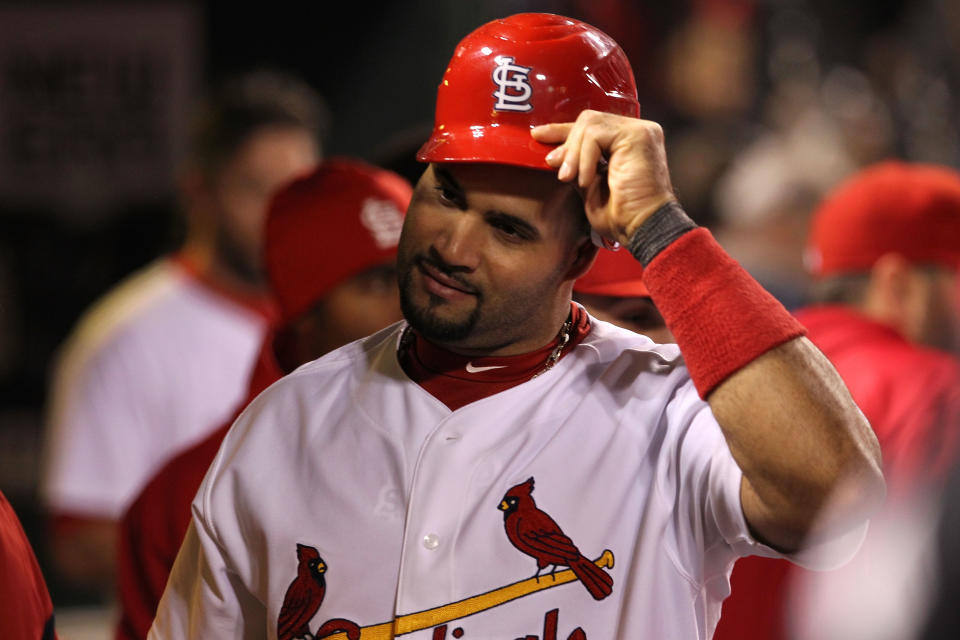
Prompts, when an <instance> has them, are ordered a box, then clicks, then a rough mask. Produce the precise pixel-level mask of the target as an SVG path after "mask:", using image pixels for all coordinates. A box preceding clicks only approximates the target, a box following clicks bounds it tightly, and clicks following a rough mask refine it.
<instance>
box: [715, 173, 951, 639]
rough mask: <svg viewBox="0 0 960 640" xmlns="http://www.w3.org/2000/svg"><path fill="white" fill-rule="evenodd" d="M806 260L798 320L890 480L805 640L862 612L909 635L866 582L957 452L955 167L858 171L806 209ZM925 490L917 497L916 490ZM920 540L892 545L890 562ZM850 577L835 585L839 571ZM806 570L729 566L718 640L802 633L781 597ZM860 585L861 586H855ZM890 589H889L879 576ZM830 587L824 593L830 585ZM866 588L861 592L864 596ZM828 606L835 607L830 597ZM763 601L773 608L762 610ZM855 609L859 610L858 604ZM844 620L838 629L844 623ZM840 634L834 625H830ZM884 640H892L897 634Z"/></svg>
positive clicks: (809, 621) (745, 563) (901, 610)
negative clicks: (893, 532)
mask: <svg viewBox="0 0 960 640" xmlns="http://www.w3.org/2000/svg"><path fill="white" fill-rule="evenodd" d="M808 256H809V268H810V271H811V275H812V276H813V277H814V279H815V285H814V288H813V291H812V295H813V298H814V299H815V301H816V304H814V305H812V306H810V307H807V308H805V309H801V310H800V311H798V312H797V314H796V317H797V318H798V319H799V320H800V321H801V322H802V323H803V324H804V325H805V326H806V327H807V328H808V329H809V331H810V339H811V340H812V341H813V342H814V343H815V344H816V345H817V346H818V347H820V349H822V350H823V352H824V353H825V354H826V355H827V357H828V358H830V360H831V362H833V364H835V365H836V367H837V370H838V371H839V372H840V375H841V376H842V377H843V379H844V381H845V382H846V384H847V386H848V387H849V388H850V391H851V393H852V394H853V397H854V399H855V400H856V402H857V404H858V405H859V406H860V407H861V408H862V409H863V412H864V414H866V416H867V418H868V419H869V420H870V425H871V426H872V427H873V430H874V431H875V432H876V434H877V438H878V440H879V442H880V448H881V451H882V452H883V468H884V476H885V477H886V479H887V486H888V488H889V495H888V504H887V506H886V509H885V510H884V511H883V512H882V514H881V515H882V517H881V518H880V519H878V521H877V522H876V523H875V524H874V525H873V526H871V531H870V535H869V536H868V537H867V540H866V542H865V544H864V549H863V551H861V553H860V554H859V555H858V557H857V559H856V560H855V562H854V563H852V564H851V565H850V567H848V568H844V570H843V573H840V574H838V575H837V576H830V577H828V578H825V579H829V580H832V581H834V584H835V585H837V584H843V585H844V586H843V587H841V588H840V589H839V591H840V592H841V593H840V594H839V595H843V596H849V595H850V594H851V593H852V592H851V591H850V590H849V589H847V588H846V586H845V585H846V584H850V583H852V584H857V585H858V588H857V589H856V590H854V591H855V592H856V593H859V594H865V595H864V597H863V598H862V599H858V600H856V601H855V600H852V599H844V598H842V597H841V598H837V597H834V596H828V598H821V599H820V602H819V605H826V606H825V608H814V610H813V611H810V612H808V613H812V614H815V615H807V616H804V618H803V620H802V626H803V628H804V629H805V631H804V632H803V633H804V635H803V637H821V636H822V637H833V636H838V635H843V636H844V637H850V635H849V634H850V633H852V631H848V632H839V631H836V627H835V626H833V627H832V626H831V625H835V624H838V623H840V624H843V625H845V624H846V623H845V622H841V621H845V620H848V619H866V618H869V619H871V620H873V621H875V622H879V624H878V626H875V627H872V628H873V629H874V630H875V631H874V632H871V631H870V629H871V627H870V626H867V625H865V624H861V627H862V628H863V630H864V631H863V633H864V635H863V636H861V637H873V638H875V637H878V635H877V634H878V633H879V632H880V631H881V630H883V631H884V632H885V633H889V634H892V636H896V637H905V634H904V633H903V632H901V631H898V630H897V629H896V628H895V627H894V625H892V624H889V623H888V618H886V617H884V615H883V614H887V615H896V616H903V614H907V615H908V616H909V615H911V614H910V613H909V610H910V609H911V608H912V607H911V605H910V604H909V603H908V602H907V601H906V599H904V598H900V597H897V598H895V601H894V602H890V603H887V606H883V605H881V606H879V607H878V605H879V604H880V602H881V601H880V600H879V599H878V598H879V594H876V593H874V592H872V591H870V589H869V584H868V583H869V582H871V578H870V576H873V578H872V581H874V582H877V580H876V577H877V576H881V575H883V569H882V567H883V566H884V562H885V561H887V560H888V558H887V557H886V556H887V554H888V552H890V551H891V550H890V549H884V548H883V546H882V545H884V544H885V543H884V541H883V540H884V538H883V536H884V535H885V532H884V530H883V525H884V524H886V525H887V527H888V530H889V529H892V528H893V527H894V526H895V527H896V529H902V527H901V525H894V523H895V521H896V518H897V517H899V515H898V514H899V510H900V509H901V507H902V505H904V504H910V503H912V502H917V501H918V498H917V496H918V488H919V490H920V491H921V492H922V491H927V490H929V489H930V488H931V487H933V486H936V485H938V484H940V483H941V482H942V480H943V478H944V476H945V475H946V472H947V470H948V469H950V467H951V465H952V464H955V463H956V461H957V460H958V454H960V431H958V429H957V426H958V425H960V361H958V360H957V358H956V357H955V356H954V355H952V354H951V350H952V349H954V348H955V346H956V345H960V340H958V338H960V333H958V332H957V323H958V320H960V307H958V305H957V301H956V298H955V295H956V294H955V286H956V284H955V283H956V282H957V280H958V277H957V273H958V269H960V173H958V172H956V171H955V170H953V169H949V168H947V167H938V166H933V165H923V164H907V163H903V162H893V161H890V162H883V163H880V164H877V165H874V166H871V167H868V168H867V169H865V170H863V171H861V172H859V173H858V174H856V175H854V176H853V177H851V178H850V179H848V180H847V181H846V182H844V183H843V184H841V185H840V186H839V187H837V188H836V189H835V190H834V191H833V192H831V193H830V194H829V195H828V196H827V198H826V199H825V200H824V201H823V202H822V203H821V204H820V205H819V207H818V208H817V209H816V211H815V212H814V216H813V222H812V226H811V232H810V237H809V240H808ZM920 495H922V493H921V494H920ZM924 535H926V534H925V532H917V534H916V535H915V536H913V538H914V539H913V540H910V541H908V542H903V541H900V542H899V543H898V544H896V547H897V548H896V549H895V550H894V551H895V553H896V554H897V557H898V558H902V557H908V556H907V555H906V554H909V546H910V545H912V544H916V543H917V541H919V540H920V539H922V537H923V536H924ZM844 575H846V576H848V581H849V582H848V583H840V582H839V580H840V579H841V576H844ZM800 579H803V580H807V579H814V576H803V577H802V578H801V576H800V572H799V571H798V570H796V569H794V568H792V567H789V566H788V565H787V564H786V563H782V562H776V561H772V560H766V559H760V558H747V559H745V560H742V561H740V562H738V563H737V566H736V568H735V569H734V572H733V587H734V588H733V592H732V595H731V596H730V598H729V599H728V600H727V601H726V602H724V605H723V618H722V619H721V622H720V626H719V627H718V629H717V635H716V637H717V638H718V639H719V638H729V639H730V640H734V639H736V638H741V637H743V635H744V634H745V633H746V632H747V631H752V632H753V633H754V634H756V637H762V638H771V639H772V638H787V637H796V632H793V633H791V632H790V631H789V629H788V619H787V618H788V611H787V610H786V601H787V598H786V593H787V591H788V588H789V585H790V584H792V583H794V582H796V581H797V580H800ZM861 580H863V581H864V582H862V586H859V585H861ZM879 582H882V583H883V584H884V593H886V594H889V593H891V592H892V593H896V591H895V590H894V587H893V585H891V584H888V580H886V579H885V580H881V581H879ZM824 593H826V592H824ZM867 594H868V595H867ZM828 599H829V600H831V601H833V603H835V604H829V603H828V602H827V600H828ZM758 601H763V602H766V603H767V606H766V607H765V608H763V613H762V614H761V615H760V616H758V615H757V606H756V603H757V602H758ZM858 606H859V607H862V608H863V609H862V611H861V613H859V614H858V613H856V608H857V607H858ZM844 628H846V627H844ZM831 629H834V631H831ZM892 636H887V637H892Z"/></svg>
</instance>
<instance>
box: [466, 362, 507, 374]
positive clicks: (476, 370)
mask: <svg viewBox="0 0 960 640" xmlns="http://www.w3.org/2000/svg"><path fill="white" fill-rule="evenodd" d="M506 368H507V365H505V364H500V365H496V366H493V367H475V366H473V363H472V362H468V363H467V373H480V372H481V371H490V370H491V369H506Z"/></svg>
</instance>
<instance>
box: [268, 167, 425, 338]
mask: <svg viewBox="0 0 960 640" xmlns="http://www.w3.org/2000/svg"><path fill="white" fill-rule="evenodd" d="M411 195H412V189H411V187H410V185H409V183H407V181H406V180H404V179H403V178H401V177H400V176H398V175H396V174H395V173H393V172H390V171H385V170H383V169H378V168H376V167H372V166H369V165H366V164H364V163H362V162H359V161H356V160H347V159H343V158H335V159H330V160H327V161H326V162H324V163H323V164H321V165H320V166H319V167H318V168H317V169H316V170H315V171H313V173H311V174H309V175H307V176H305V177H303V178H300V179H298V180H295V181H294V182H292V183H290V184H288V185H287V186H285V187H284V188H283V189H281V190H280V191H279V192H277V193H276V195H274V197H273V199H272V201H271V203H270V207H269V210H268V213H267V223H266V238H265V241H264V246H265V263H266V270H267V277H268V279H269V280H270V285H271V287H272V290H273V294H274V296H275V297H276V300H277V303H278V304H279V306H280V313H281V319H282V321H284V322H287V321H289V320H292V319H293V318H295V317H296V316H298V315H300V314H301V313H303V312H304V311H306V310H307V309H308V308H309V307H310V306H312V305H313V304H315V303H316V302H317V301H319V300H320V299H321V298H323V296H324V295H325V294H326V293H327V292H328V291H329V290H330V289H332V288H333V287H334V286H336V285H337V284H339V283H340V282H342V281H344V280H346V279H348V278H350V277H352V276H354V275H356V274H358V273H361V272H363V271H365V270H367V269H370V268H372V267H375V266H377V265H380V264H383V263H385V262H390V261H392V260H394V259H395V258H396V253H397V242H398V240H399V238H400V230H401V228H402V226H403V215H404V212H406V210H407V205H408V204H409V203H410V196H411Z"/></svg>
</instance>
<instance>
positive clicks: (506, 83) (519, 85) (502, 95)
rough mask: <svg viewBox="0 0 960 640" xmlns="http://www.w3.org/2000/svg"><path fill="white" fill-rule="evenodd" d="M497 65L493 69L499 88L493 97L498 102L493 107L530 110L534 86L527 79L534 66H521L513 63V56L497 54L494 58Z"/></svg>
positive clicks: (495, 82)
mask: <svg viewBox="0 0 960 640" xmlns="http://www.w3.org/2000/svg"><path fill="white" fill-rule="evenodd" d="M493 61H494V62H496V63H497V67H496V68H495V69H494V70H493V83H494V84H495V85H497V90H496V91H494V92H493V97H494V98H496V99H497V103H496V104H495V105H493V108H494V109H495V110H497V111H530V110H531V109H533V105H532V104H530V96H531V95H533V88H532V87H531V86H530V82H529V80H528V79H527V74H529V73H530V69H531V68H532V67H521V66H520V65H518V64H513V56H497V57H496V58H494V59H493Z"/></svg>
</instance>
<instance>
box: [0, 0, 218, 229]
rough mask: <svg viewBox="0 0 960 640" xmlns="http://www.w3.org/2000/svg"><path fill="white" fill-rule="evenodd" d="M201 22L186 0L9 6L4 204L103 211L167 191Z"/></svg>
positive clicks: (2, 13)
mask: <svg viewBox="0 0 960 640" xmlns="http://www.w3.org/2000/svg"><path fill="white" fill-rule="evenodd" d="M199 26H200V20H199V15H198V12H197V11H196V9H194V8H193V7H189V6H185V5H174V6H156V5H154V6H149V5H147V6H136V5H134V6H124V5H121V4H116V5H110V6H89V5H85V4H78V5H76V6H62V7H51V8H44V7H29V6H20V7H0V207H2V208H8V207H11V206H14V207H16V206H21V207H22V206H28V207H39V208H43V209H53V210H55V211H58V212H62V213H63V214H64V215H69V216H72V217H87V218H92V217H96V216H97V215H99V214H102V213H105V212H106V211H108V210H109V209H110V208H111V207H115V206H117V205H120V204H122V203H125V202H139V201H144V200H149V199H151V198H155V197H157V196H160V195H165V194H168V193H169V192H170V191H171V189H172V185H173V171H174V164H175V161H176V159H177V158H178V157H179V155H180V153H181V150H182V145H183V143H184V134H185V125H186V119H187V115H188V110H189V107H190V101H191V99H192V96H193V89H194V87H195V85H196V80H197V77H198V75H199V66H198V64H199V45H200V30H199Z"/></svg>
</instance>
